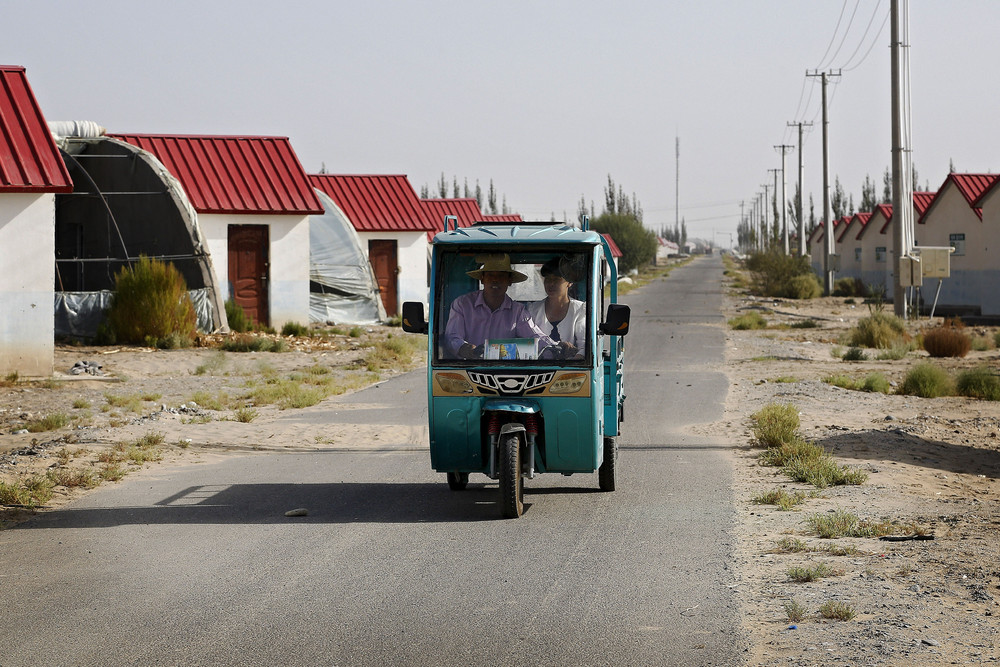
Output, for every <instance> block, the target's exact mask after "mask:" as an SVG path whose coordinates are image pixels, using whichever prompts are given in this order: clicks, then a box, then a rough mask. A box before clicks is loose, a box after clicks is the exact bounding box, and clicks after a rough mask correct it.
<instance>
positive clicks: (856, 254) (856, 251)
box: [854, 248, 861, 262]
mask: <svg viewBox="0 0 1000 667" xmlns="http://www.w3.org/2000/svg"><path fill="white" fill-rule="evenodd" d="M854 261H855V262H860V261H861V248H855V249H854Z"/></svg>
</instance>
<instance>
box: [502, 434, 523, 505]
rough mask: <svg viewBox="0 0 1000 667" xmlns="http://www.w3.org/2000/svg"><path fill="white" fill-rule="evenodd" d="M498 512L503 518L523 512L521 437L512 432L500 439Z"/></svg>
mask: <svg viewBox="0 0 1000 667" xmlns="http://www.w3.org/2000/svg"><path fill="white" fill-rule="evenodd" d="M500 513H501V515H502V516H503V518H505V519H516V518H518V517H519V516H521V514H523V513H524V484H523V483H522V480H521V439H520V438H519V437H518V436H517V434H514V433H508V434H507V435H505V436H503V437H502V438H501V440H500Z"/></svg>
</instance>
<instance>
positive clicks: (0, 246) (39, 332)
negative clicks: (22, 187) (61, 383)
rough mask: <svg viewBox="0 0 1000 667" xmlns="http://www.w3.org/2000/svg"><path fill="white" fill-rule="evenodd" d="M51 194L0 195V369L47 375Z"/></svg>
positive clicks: (53, 236)
mask: <svg viewBox="0 0 1000 667" xmlns="http://www.w3.org/2000/svg"><path fill="white" fill-rule="evenodd" d="M55 201H56V200H55V195H53V194H41V195H39V194H2V195H0V312H2V313H3V315H2V316H0V375H8V374H10V373H13V372H17V373H18V374H19V375H21V376H36V377H37V376H49V375H52V360H53V353H54V347H55V345H54V341H53V336H54V325H53V322H54V318H53V304H54V302H55V292H54V290H55V288H54V287H53V285H54V284H55V243H56V241H55V239H56V224H55Z"/></svg>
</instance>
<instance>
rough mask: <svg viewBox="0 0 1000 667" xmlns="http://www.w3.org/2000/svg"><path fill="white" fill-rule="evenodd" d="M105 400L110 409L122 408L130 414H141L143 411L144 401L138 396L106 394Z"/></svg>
mask: <svg viewBox="0 0 1000 667" xmlns="http://www.w3.org/2000/svg"><path fill="white" fill-rule="evenodd" d="M104 400H105V401H107V402H108V403H107V405H108V407H109V408H120V409H122V410H126V411H128V412H139V411H141V410H142V400H141V398H140V397H139V395H138V394H112V393H110V392H105V394H104Z"/></svg>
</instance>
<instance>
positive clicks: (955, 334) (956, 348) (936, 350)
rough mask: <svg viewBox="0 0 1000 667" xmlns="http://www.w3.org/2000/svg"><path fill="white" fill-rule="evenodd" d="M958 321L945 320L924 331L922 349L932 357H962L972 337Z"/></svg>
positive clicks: (970, 345) (970, 344) (970, 343)
mask: <svg viewBox="0 0 1000 667" xmlns="http://www.w3.org/2000/svg"><path fill="white" fill-rule="evenodd" d="M962 329H963V327H962V326H961V324H960V323H955V322H951V323H949V322H945V323H944V324H943V325H941V326H939V327H934V328H933V329H929V330H928V331H925V332H924V341H923V345H924V349H925V350H927V354H929V355H931V356H932V357H938V358H941V357H964V356H965V355H967V354H968V353H969V350H970V349H971V348H972V338H971V337H970V336H969V335H968V334H967V333H965V332H964V331H963V330H962Z"/></svg>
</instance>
